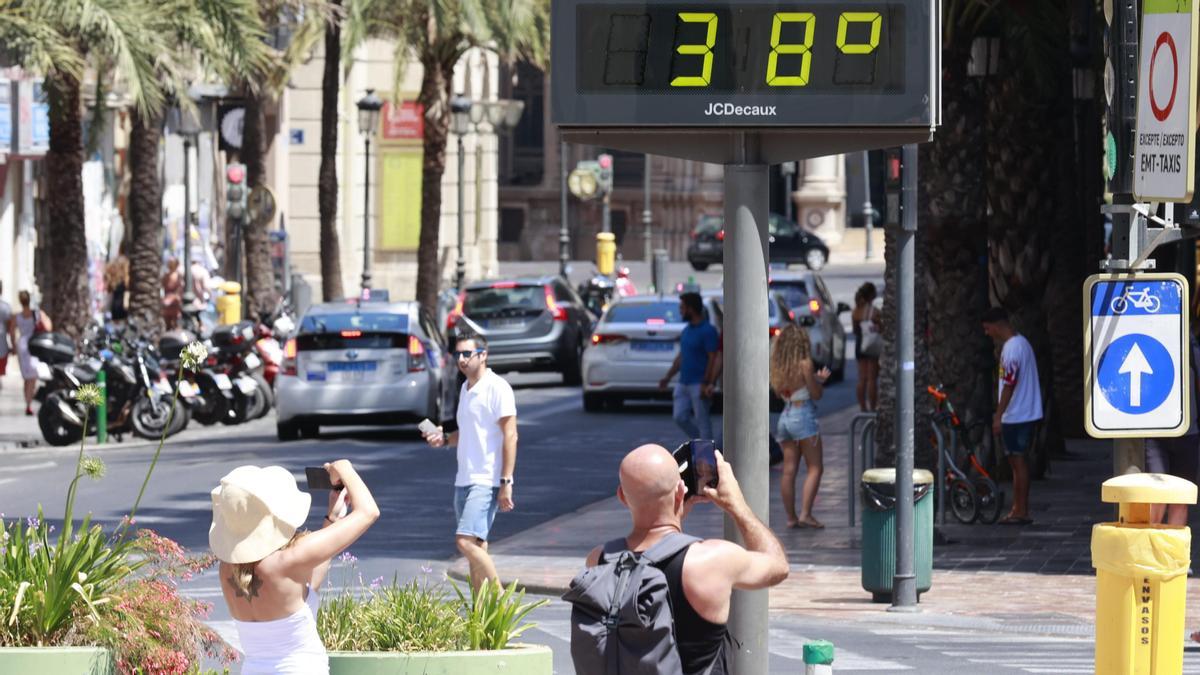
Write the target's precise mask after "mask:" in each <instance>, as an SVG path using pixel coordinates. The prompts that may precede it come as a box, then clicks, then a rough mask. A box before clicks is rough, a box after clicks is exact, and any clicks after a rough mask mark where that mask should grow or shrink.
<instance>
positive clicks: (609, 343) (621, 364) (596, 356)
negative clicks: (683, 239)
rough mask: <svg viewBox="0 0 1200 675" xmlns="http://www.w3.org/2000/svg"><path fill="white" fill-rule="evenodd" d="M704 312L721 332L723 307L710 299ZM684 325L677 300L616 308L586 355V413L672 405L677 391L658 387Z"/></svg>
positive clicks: (646, 299)
mask: <svg viewBox="0 0 1200 675" xmlns="http://www.w3.org/2000/svg"><path fill="white" fill-rule="evenodd" d="M704 308H705V314H706V318H707V319H708V320H709V321H710V322H711V323H712V324H713V326H715V327H716V328H717V330H718V331H720V330H721V310H720V306H719V305H718V304H717V303H716V302H714V300H713V298H712V297H705V298H704ZM684 325H685V324H684V322H683V318H682V317H681V316H680V314H679V298H678V297H675V296H670V295H634V296H630V297H627V298H621V299H620V300H618V301H617V302H616V303H614V304H613V305H610V306H609V308H608V310H607V311H605V312H604V316H602V317H601V318H600V321H599V322H598V323H597V324H596V327H595V329H594V330H593V331H592V338H591V341H590V344H589V346H588V348H587V349H586V350H584V352H583V409H584V410H586V411H589V412H595V411H598V410H600V409H602V408H603V407H604V406H605V405H608V406H611V407H614V408H615V407H619V406H620V405H621V403H622V402H624V401H625V399H631V398H635V399H636V398H640V399H660V400H666V399H669V398H670V397H671V391H670V390H665V391H664V390H662V389H659V388H658V383H659V382H660V381H661V380H662V378H663V376H664V375H666V374H667V371H668V370H670V368H671V363H673V362H674V361H675V355H676V354H677V353H679V334H680V333H681V332H683V327H684Z"/></svg>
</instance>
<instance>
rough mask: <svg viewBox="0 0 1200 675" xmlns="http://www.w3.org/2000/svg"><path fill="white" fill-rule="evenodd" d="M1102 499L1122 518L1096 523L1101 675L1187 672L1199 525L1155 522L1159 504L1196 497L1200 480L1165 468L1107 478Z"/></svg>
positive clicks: (1098, 670) (1191, 500) (1098, 663)
mask: <svg viewBox="0 0 1200 675" xmlns="http://www.w3.org/2000/svg"><path fill="white" fill-rule="evenodd" d="M1100 498H1101V499H1103V500H1104V501H1106V502H1114V503H1117V504H1120V512H1119V520H1118V522H1115V523H1099V524H1097V525H1095V526H1093V528H1092V567H1095V568H1096V673H1097V675H1134V674H1136V675H1165V674H1166V673H1179V672H1182V671H1183V635H1184V609H1185V605H1186V596H1187V571H1188V565H1189V564H1190V562H1191V560H1190V559H1191V543H1192V532H1191V530H1190V529H1188V528H1187V526H1183V525H1181V526H1174V525H1152V524H1150V505H1151V504H1195V503H1196V485H1195V483H1192V482H1190V481H1187V480H1184V479H1182V478H1177V477H1175V476H1168V475H1166V474H1160V473H1131V474H1126V475H1124V476H1118V477H1116V478H1110V479H1109V480H1107V481H1105V482H1104V485H1103V486H1102V487H1101V490H1100Z"/></svg>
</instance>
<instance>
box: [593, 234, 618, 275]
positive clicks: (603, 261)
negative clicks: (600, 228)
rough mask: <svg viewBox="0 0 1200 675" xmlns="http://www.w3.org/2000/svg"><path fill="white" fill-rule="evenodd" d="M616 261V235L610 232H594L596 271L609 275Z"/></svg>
mask: <svg viewBox="0 0 1200 675" xmlns="http://www.w3.org/2000/svg"><path fill="white" fill-rule="evenodd" d="M616 263H617V236H616V235H614V234H613V233H612V232H597V233H596V271H598V272H600V274H603V275H604V276H608V277H611V276H612V274H613V268H614V267H616Z"/></svg>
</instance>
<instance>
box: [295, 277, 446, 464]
mask: <svg viewBox="0 0 1200 675" xmlns="http://www.w3.org/2000/svg"><path fill="white" fill-rule="evenodd" d="M457 376H458V368H457V364H456V363H454V361H453V359H451V357H450V353H449V350H448V349H447V348H446V344H445V342H444V337H443V336H442V333H441V331H439V330H438V326H437V324H436V323H434V321H433V318H432V316H431V315H430V314H429V313H428V312H426V311H425V310H423V309H422V308H421V306H420V305H419V304H417V303H416V302H388V303H381V302H362V301H351V302H349V303H326V304H322V305H314V306H313V307H311V308H310V309H309V310H308V313H306V314H305V315H304V318H303V319H301V320H300V325H299V328H298V329H297V331H296V334H295V335H294V336H293V337H292V338H291V339H290V340H288V342H287V346H286V347H285V349H284V362H283V367H282V369H281V370H280V373H279V377H278V378H277V379H276V383H275V387H276V401H275V420H276V421H275V424H276V427H275V428H276V431H277V433H278V436H279V440H281V441H286V440H294V439H295V438H297V437H299V436H301V435H303V436H305V437H307V438H312V437H315V436H316V435H317V434H318V432H319V430H320V429H319V427H320V425H359V424H370V425H375V424H378V425H392V424H412V423H416V422H420V421H421V420H422V419H425V418H428V419H430V420H432V421H434V422H435V423H440V422H441V421H442V420H445V419H447V418H448V417H449V416H451V415H453V414H454V411H455V407H456V406H457V404H458V403H457V399H458V388H457Z"/></svg>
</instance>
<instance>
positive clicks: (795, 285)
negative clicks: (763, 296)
mask: <svg viewBox="0 0 1200 675" xmlns="http://www.w3.org/2000/svg"><path fill="white" fill-rule="evenodd" d="M771 290H773V291H777V292H778V293H779V294H780V295H782V296H783V300H784V302H786V303H787V305H788V307H793V308H795V309H796V310H797V311H798V312H803V313H807V312H808V297H809V293H808V286H807V285H806V284H805V283H804V282H803V281H801V280H800V279H794V280H793V279H789V280H787V281H772V282H771Z"/></svg>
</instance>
